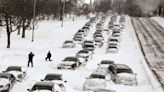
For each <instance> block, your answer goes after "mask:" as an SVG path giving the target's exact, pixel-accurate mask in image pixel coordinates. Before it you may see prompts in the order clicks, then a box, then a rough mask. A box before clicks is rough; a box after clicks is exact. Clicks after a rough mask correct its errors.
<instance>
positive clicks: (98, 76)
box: [90, 74, 105, 79]
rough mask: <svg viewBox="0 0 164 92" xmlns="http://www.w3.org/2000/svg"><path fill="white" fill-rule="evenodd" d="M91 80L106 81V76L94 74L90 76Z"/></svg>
mask: <svg viewBox="0 0 164 92" xmlns="http://www.w3.org/2000/svg"><path fill="white" fill-rule="evenodd" d="M90 78H100V79H105V76H104V75H99V74H92V75H90Z"/></svg>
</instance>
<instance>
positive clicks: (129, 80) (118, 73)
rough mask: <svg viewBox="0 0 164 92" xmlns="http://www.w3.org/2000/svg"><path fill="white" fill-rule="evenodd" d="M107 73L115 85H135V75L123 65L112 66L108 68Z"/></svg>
mask: <svg viewBox="0 0 164 92" xmlns="http://www.w3.org/2000/svg"><path fill="white" fill-rule="evenodd" d="M108 69H109V72H110V74H111V79H112V80H113V81H114V82H115V83H116V84H124V85H137V77H136V74H135V73H133V70H132V69H131V68H130V67H129V66H127V65H124V64H114V65H111V66H109V68H108Z"/></svg>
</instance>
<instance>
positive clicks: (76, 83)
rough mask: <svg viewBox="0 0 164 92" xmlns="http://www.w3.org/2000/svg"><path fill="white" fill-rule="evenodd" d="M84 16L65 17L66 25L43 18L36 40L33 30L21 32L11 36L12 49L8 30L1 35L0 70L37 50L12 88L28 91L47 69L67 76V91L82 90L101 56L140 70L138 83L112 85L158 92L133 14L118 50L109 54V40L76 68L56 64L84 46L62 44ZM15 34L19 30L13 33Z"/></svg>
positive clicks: (131, 91)
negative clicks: (147, 67) (22, 34)
mask: <svg viewBox="0 0 164 92" xmlns="http://www.w3.org/2000/svg"><path fill="white" fill-rule="evenodd" d="M86 21H87V20H86V19H85V18H78V19H77V20H76V21H74V22H72V21H69V20H67V21H65V22H64V27H63V28H61V27H60V23H61V22H58V21H44V22H40V23H39V29H37V30H36V31H35V42H33V43H31V42H30V39H31V33H30V32H27V37H26V38H25V39H21V38H20V37H18V36H12V47H11V49H6V48H5V45H6V44H5V41H6V37H5V32H3V33H2V34H1V38H0V43H3V44H0V51H1V52H0V62H1V63H0V70H1V71H3V70H4V69H5V68H6V67H7V66H9V65H21V66H23V67H26V66H27V55H28V53H29V52H30V51H32V52H34V54H35V57H34V67H33V68H27V67H26V68H27V78H26V79H25V80H24V81H23V82H22V83H16V85H14V87H13V89H12V90H11V92H26V91H27V90H26V89H27V88H31V86H32V85H33V84H34V83H35V82H37V81H40V79H43V78H44V76H45V75H46V74H47V73H61V74H63V76H64V79H65V80H67V85H68V86H69V87H68V90H67V91H66V92H79V91H82V87H83V83H84V81H85V78H86V77H88V76H89V74H90V73H92V72H93V71H95V70H96V68H97V64H98V63H100V61H101V60H105V59H110V60H114V61H115V63H118V64H126V65H128V66H130V67H131V68H132V69H133V71H134V72H135V73H137V80H138V85H137V86H125V85H115V87H114V88H113V89H115V90H116V91H117V92H155V90H154V89H153V87H152V84H151V82H150V80H149V76H148V75H147V73H146V72H147V71H146V70H145V68H144V65H143V62H144V61H143V59H142V58H143V57H142V55H140V53H141V51H140V49H139V48H138V46H137V45H138V44H137V42H136V41H137V39H136V35H134V29H133V27H132V24H131V21H130V18H129V17H127V22H126V28H125V29H124V31H123V33H122V41H121V43H120V48H119V52H118V53H117V54H106V53H105V52H106V44H105V45H104V46H103V47H102V48H96V50H95V53H94V55H93V58H92V59H91V60H89V62H88V63H87V65H86V66H84V67H80V68H79V69H77V70H74V71H73V70H57V69H56V65H57V64H58V63H60V62H61V61H62V59H64V58H65V57H67V56H75V54H76V52H78V51H79V50H81V49H82V48H81V46H80V45H79V46H76V48H73V49H63V48H61V46H62V44H63V42H64V41H65V40H70V39H72V38H73V35H74V34H75V32H77V31H78V29H80V28H82V27H83V25H84V24H85V23H86ZM93 32H95V26H93V27H92V28H91V30H90V32H89V35H88V37H87V38H88V39H92V34H93ZM12 35H16V33H14V34H12ZM49 50H50V51H51V52H52V55H53V57H52V59H53V61H52V62H46V61H45V60H44V59H45V57H46V54H47V52H48V51H49Z"/></svg>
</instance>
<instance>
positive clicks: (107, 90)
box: [93, 89, 116, 92]
mask: <svg viewBox="0 0 164 92" xmlns="http://www.w3.org/2000/svg"><path fill="white" fill-rule="evenodd" d="M93 92H116V90H113V89H95V90H94V91H93Z"/></svg>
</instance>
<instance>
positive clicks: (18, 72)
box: [3, 66, 26, 82]
mask: <svg viewBox="0 0 164 92" xmlns="http://www.w3.org/2000/svg"><path fill="white" fill-rule="evenodd" d="M3 72H7V73H11V74H13V75H14V77H15V78H16V80H17V81H19V82H22V81H23V79H24V78H25V77H26V71H25V70H23V69H22V67H21V66H9V67H8V68H7V69H6V70H5V71H3Z"/></svg>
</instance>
